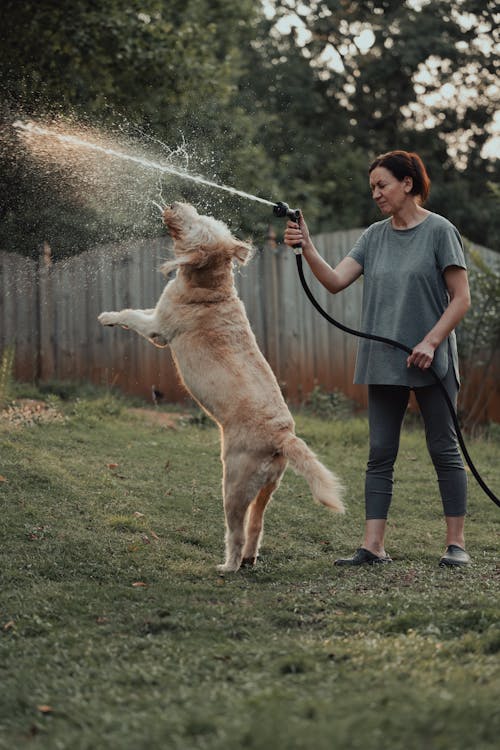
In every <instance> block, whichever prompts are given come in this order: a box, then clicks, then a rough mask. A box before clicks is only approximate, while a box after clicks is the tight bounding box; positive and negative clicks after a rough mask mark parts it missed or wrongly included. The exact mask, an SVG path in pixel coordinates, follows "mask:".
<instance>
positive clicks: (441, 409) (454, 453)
mask: <svg viewBox="0 0 500 750" xmlns="http://www.w3.org/2000/svg"><path fill="white" fill-rule="evenodd" d="M443 385H444V386H445V387H446V390H447V392H448V395H449V396H450V399H451V400H452V402H453V404H454V405H455V406H456V403H457V394H458V385H457V382H456V379H455V375H454V372H453V369H452V368H450V370H449V371H448V374H447V376H446V377H445V378H444V380H443ZM415 395H416V398H417V401H418V405H419V407H420V411H421V413H422V417H423V419H424V423H425V435H426V440H427V447H428V450H429V454H430V456H431V458H432V461H433V463H434V467H435V469H436V473H437V477H438V483H439V491H440V494H441V500H442V503H443V510H444V515H445V519H446V528H447V533H446V545H447V546H449V545H450V544H451V545H456V546H458V547H461V548H462V549H464V546H465V540H464V521H465V514H466V510H467V475H466V473H465V469H464V465H463V461H462V457H461V455H460V451H459V449H458V442H457V435H456V431H455V425H454V424H453V419H452V416H451V414H450V411H449V408H448V406H447V404H446V401H445V399H444V397H443V394H442V392H441V388H440V387H439V386H438V385H437V384H436V385H431V386H426V387H424V388H416V389H415Z"/></svg>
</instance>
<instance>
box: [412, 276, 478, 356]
mask: <svg viewBox="0 0 500 750" xmlns="http://www.w3.org/2000/svg"><path fill="white" fill-rule="evenodd" d="M444 280H445V284H446V288H447V289H448V294H449V295H450V304H449V305H448V307H447V308H446V310H445V311H444V313H443V314H442V315H441V317H440V318H439V320H438V322H437V323H436V325H435V326H434V327H433V328H431V330H430V331H429V333H428V334H427V335H426V336H425V338H424V339H423V340H422V341H421V342H420V343H419V344H417V346H415V347H414V349H413V351H412V353H411V354H410V356H409V357H408V359H407V360H406V364H407V366H408V367H411V366H412V365H414V366H415V367H420V369H421V370H427V369H428V368H429V367H430V366H431V364H432V361H433V359H434V352H435V351H436V349H437V348H438V346H439V344H441V343H442V342H443V341H444V340H445V338H446V337H447V336H449V335H450V333H451V332H452V331H453V329H454V328H456V327H457V325H458V324H459V323H460V321H461V320H462V318H463V317H464V315H465V313H466V312H467V310H468V309H469V307H470V291H469V280H468V278H467V271H466V270H465V268H460V267H459V266H448V268H445V270H444Z"/></svg>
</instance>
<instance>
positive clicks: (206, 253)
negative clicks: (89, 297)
mask: <svg viewBox="0 0 500 750" xmlns="http://www.w3.org/2000/svg"><path fill="white" fill-rule="evenodd" d="M163 221H164V223H165V225H166V227H167V229H168V230H169V232H170V235H171V237H172V239H173V244H174V256H175V257H174V259H173V260H170V261H167V262H166V263H164V264H163V265H162V267H161V269H160V270H161V271H162V273H163V274H164V275H165V276H166V277H167V278H168V277H169V276H170V274H171V273H172V272H173V271H176V275H175V277H174V278H172V279H170V280H169V281H168V283H167V285H166V286H165V289H164V290H163V293H162V295H161V297H160V299H159V301H158V303H157V305H156V307H155V308H153V309H149V310H121V311H120V312H103V313H101V314H100V315H99V318H98V320H99V322H100V323H101V324H102V325H104V326H116V325H119V326H122V327H123V328H126V329H131V330H134V331H136V332H137V333H138V334H140V335H141V336H144V337H145V338H146V339H148V340H149V341H151V342H152V343H153V344H155V346H160V347H162V346H170V349H171V352H172V356H173V359H174V362H175V364H176V367H177V370H178V372H179V375H180V378H181V381H182V382H183V384H184V386H185V388H186V390H187V391H188V392H189V394H190V395H191V396H192V397H193V399H194V400H195V401H196V402H197V403H198V404H199V405H200V407H201V408H202V409H203V410H204V411H205V412H206V413H207V414H208V415H209V416H210V417H211V418H212V419H213V420H214V421H215V422H216V423H217V424H218V426H219V428H220V433H221V459H222V465H223V501H224V514H225V527H226V534H225V562H224V563H223V564H222V565H219V566H218V569H219V570H220V571H221V572H231V571H236V570H238V569H239V568H240V567H243V566H249V565H254V564H255V562H256V560H257V557H258V552H259V546H260V543H261V540H262V533H263V521H264V511H265V509H266V506H267V504H268V503H269V501H270V499H271V496H272V494H273V492H274V491H275V490H276V488H277V487H278V485H279V483H280V481H281V477H282V476H283V473H284V471H285V469H286V467H287V464H288V462H290V464H291V465H292V467H293V468H294V470H295V471H296V472H297V473H298V474H301V475H302V476H303V477H304V478H305V479H306V481H307V482H308V484H309V487H310V489H311V493H312V495H313V497H314V498H315V500H317V501H318V502H320V503H322V504H323V505H325V506H327V507H329V508H331V509H332V510H334V511H337V512H343V511H344V506H343V504H342V499H341V495H342V487H341V483H340V481H339V479H338V478H337V477H336V476H335V475H334V474H333V473H332V472H330V471H329V470H328V469H327V468H326V467H325V466H323V464H321V463H320V461H319V460H318V459H317V458H316V456H315V455H314V453H313V452H312V451H311V450H310V449H309V447H308V446H307V445H306V443H305V442H304V441H303V440H301V439H300V438H298V437H297V436H296V435H295V424H294V420H293V417H292V415H291V413H290V411H289V409H288V407H287V405H286V403H285V401H284V398H283V396H282V393H281V391H280V388H279V385H278V382H277V380H276V378H275V376H274V373H273V371H272V370H271V367H270V366H269V364H268V363H267V361H266V360H265V358H264V356H263V354H262V353H261V351H260V349H259V347H258V345H257V341H256V339H255V336H254V334H253V332H252V330H251V328H250V323H249V321H248V318H247V315H246V312H245V308H244V305H243V303H242V301H241V300H240V299H239V297H238V295H237V291H236V288H235V285H234V274H233V265H234V263H235V262H236V263H239V264H241V265H244V264H246V263H247V262H248V261H249V259H250V258H251V256H252V254H253V248H252V247H251V245H250V244H248V243H246V242H242V241H241V240H239V239H237V238H236V237H234V236H233V235H232V234H231V232H230V230H229V228H228V227H227V226H226V225H225V224H224V223H223V222H221V221H219V220H217V219H215V218H213V217H211V216H201V215H200V214H198V212H197V211H196V209H195V208H194V207H193V206H192V205H190V204H186V203H174V204H172V205H171V206H167V207H166V208H165V209H164V211H163Z"/></svg>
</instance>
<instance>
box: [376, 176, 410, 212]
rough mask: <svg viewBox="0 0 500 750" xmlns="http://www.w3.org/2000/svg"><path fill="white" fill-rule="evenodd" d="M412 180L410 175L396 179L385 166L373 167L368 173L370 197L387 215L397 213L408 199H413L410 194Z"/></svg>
mask: <svg viewBox="0 0 500 750" xmlns="http://www.w3.org/2000/svg"><path fill="white" fill-rule="evenodd" d="M412 187H413V181H412V179H411V177H404V178H403V180H398V179H397V177H395V176H394V175H393V174H392V172H390V171H389V170H388V169H386V168H385V167H375V169H373V170H372V172H371V173H370V189H371V191H372V198H373V200H374V201H375V203H376V204H377V206H378V207H379V209H380V210H381V211H382V213H383V214H386V215H387V216H393V215H394V214H395V213H398V211H400V210H401V209H402V208H403V206H404V205H406V203H407V201H408V200H412V201H414V199H415V196H413V195H411V189H412Z"/></svg>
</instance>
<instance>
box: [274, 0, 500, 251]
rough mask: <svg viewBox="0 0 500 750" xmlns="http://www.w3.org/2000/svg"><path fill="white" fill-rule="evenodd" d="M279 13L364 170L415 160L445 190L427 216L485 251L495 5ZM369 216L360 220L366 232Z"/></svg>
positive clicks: (474, 2)
mask: <svg viewBox="0 0 500 750" xmlns="http://www.w3.org/2000/svg"><path fill="white" fill-rule="evenodd" d="M276 10H277V16H276V19H275V21H277V20H278V19H280V18H283V16H284V15H289V14H290V13H294V14H295V17H296V19H297V23H299V24H301V25H302V27H303V29H304V36H305V41H304V42H303V45H302V54H303V56H304V57H305V58H306V59H307V60H308V62H309V65H310V66H311V68H312V69H313V71H314V75H315V80H317V81H321V82H322V90H323V92H324V96H325V98H326V102H327V103H328V104H327V103H326V102H325V107H324V111H325V117H327V118H329V119H331V120H333V119H334V120H335V122H337V121H338V120H339V114H338V109H339V107H340V108H342V110H343V111H344V112H345V114H346V116H347V117H348V122H349V132H348V134H347V136H346V142H347V144H348V145H349V147H350V148H354V149H358V150H361V151H364V152H365V154H366V162H368V161H369V159H370V158H371V157H372V156H375V155H376V154H377V153H381V152H384V151H387V150H389V149H391V148H398V147H399V148H404V149H408V150H417V151H420V152H421V154H422V156H423V158H424V161H425V162H426V164H427V165H428V167H429V170H430V173H431V177H434V178H435V181H436V182H439V183H440V184H441V185H442V189H441V190H439V191H436V192H433V194H432V203H431V204H430V207H431V208H432V209H433V210H436V211H438V212H443V213H446V214H447V215H448V216H449V218H450V219H451V220H452V221H455V222H456V223H457V224H458V225H459V226H460V228H461V229H462V231H463V232H464V233H465V234H468V235H470V236H472V237H474V239H476V240H477V241H479V242H483V244H492V242H493V240H494V237H495V236H496V234H497V233H498V228H499V224H498V222H499V219H498V218H497V217H498V212H497V211H496V210H495V207H494V204H493V202H492V199H491V198H490V197H489V196H488V195H487V191H486V190H485V188H484V184H485V178H486V179H490V180H494V181H497V180H498V173H499V162H498V161H495V160H493V159H487V158H483V155H482V154H483V148H484V145H485V142H486V140H487V139H488V137H489V136H490V134H491V131H492V128H493V120H494V117H495V113H496V109H497V102H496V101H495V98H494V92H495V90H496V89H495V83H496V81H497V75H498V59H497V58H496V57H495V55H494V44H495V40H498V20H499V19H498V17H496V16H495V13H496V12H497V11H496V4H495V3H494V2H492V0H488V1H487V2H479V0H437V2H425V0H421V1H420V2H416V1H415V0H413V1H412V2H410V1H409V0H408V1H407V2H400V1H399V0H309V2H302V1H301V2H298V0H277V1H276ZM304 94H305V92H304ZM457 189H458V190H459V198H460V199H461V200H462V203H461V204H460V202H458V201H456V191H457ZM360 208H361V209H362V210H363V211H364V209H363V206H360ZM485 214H486V217H485ZM374 217H375V214H374V213H373V211H372V209H369V210H368V212H363V216H362V218H363V223H367V222H369V221H371V220H373V218H374ZM485 218H487V221H485Z"/></svg>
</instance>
